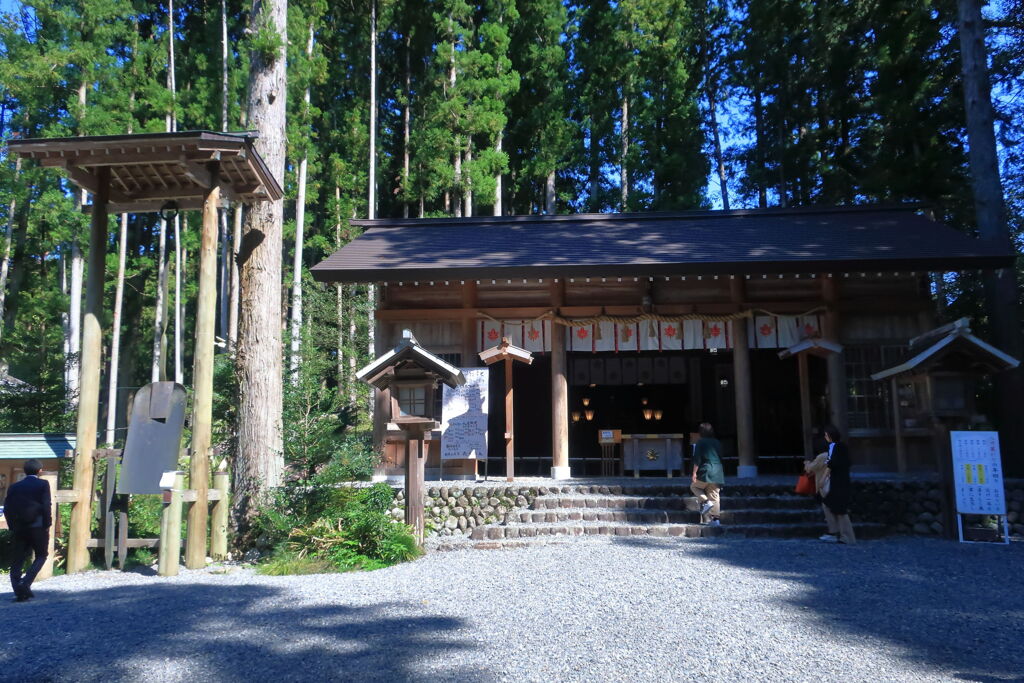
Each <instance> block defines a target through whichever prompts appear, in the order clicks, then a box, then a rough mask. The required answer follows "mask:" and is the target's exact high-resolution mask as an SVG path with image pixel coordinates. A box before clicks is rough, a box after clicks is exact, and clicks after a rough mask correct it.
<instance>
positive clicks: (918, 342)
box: [871, 318, 1020, 472]
mask: <svg viewBox="0 0 1024 683" xmlns="http://www.w3.org/2000/svg"><path fill="white" fill-rule="evenodd" d="M1018 365H1020V361H1019V360H1018V359H1016V358H1013V357H1012V356H1010V355H1008V354H1006V353H1004V352H1002V351H1000V350H999V349H997V348H995V347H994V346H992V345H991V344H988V343H986V342H984V341H982V340H981V339H979V338H978V337H976V336H974V334H973V333H972V331H971V327H970V320H969V319H968V318H960V319H959V320H956V321H954V322H952V323H949V324H947V325H943V326H942V327H939V328H936V329H934V330H931V331H930V332H926V333H924V334H922V335H919V336H917V337H915V338H913V339H911V340H910V342H909V344H908V353H907V355H906V357H905V358H904V359H903V360H902V361H901V362H899V363H897V364H895V365H893V366H891V367H889V368H886V369H884V370H881V371H879V372H876V373H873V374H872V375H871V379H873V380H875V381H882V380H889V382H890V391H891V394H892V396H893V401H892V409H893V425H894V427H895V432H896V459H897V466H898V468H899V470H900V471H901V472H902V471H905V470H906V456H905V447H904V445H903V430H905V429H914V428H918V427H924V426H927V425H929V424H944V425H945V426H946V427H947V428H950V429H958V428H967V427H968V426H970V425H971V424H972V423H973V422H976V421H978V419H979V418H978V416H976V415H975V403H974V394H975V384H976V382H977V380H978V378H979V377H981V376H984V375H991V374H995V373H997V372H1002V371H1004V370H1012V369H1014V368H1016V367H1017V366H1018ZM941 434H942V430H940V436H941ZM940 446H944V444H940ZM940 450H941V449H940ZM943 465H944V463H940V468H939V469H940V471H941V470H942V466H943Z"/></svg>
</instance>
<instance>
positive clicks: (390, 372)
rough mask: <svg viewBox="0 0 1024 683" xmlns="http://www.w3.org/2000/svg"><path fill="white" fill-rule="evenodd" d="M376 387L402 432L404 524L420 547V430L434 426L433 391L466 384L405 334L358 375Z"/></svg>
mask: <svg viewBox="0 0 1024 683" xmlns="http://www.w3.org/2000/svg"><path fill="white" fill-rule="evenodd" d="M356 379H359V380H362V381H363V382H366V383H367V384H369V385H371V386H372V387H374V388H375V389H380V390H383V389H390V391H391V416H392V422H394V423H395V424H396V425H397V426H398V428H399V429H401V430H402V431H403V432H404V433H405V523H406V524H408V525H409V526H411V527H412V529H413V533H414V535H415V536H416V540H417V541H418V542H419V543H421V544H422V543H423V533H424V524H423V479H424V471H425V465H426V453H425V452H424V450H423V434H424V432H426V431H428V430H430V429H434V428H435V427H437V425H438V423H437V420H436V419H435V416H434V414H433V413H434V392H435V391H436V389H437V385H438V383H439V382H441V383H444V384H447V385H448V386H450V387H452V388H453V389H454V388H455V387H458V386H462V385H463V384H465V383H466V377H465V375H463V374H462V371H461V370H459V369H458V368H457V367H455V366H453V365H451V364H449V363H447V362H446V361H445V360H444V359H442V358H440V357H438V356H436V355H434V354H433V353H431V352H430V351H428V350H427V349H425V348H423V347H422V346H420V344H419V342H417V341H416V337H414V336H413V334H412V332H410V331H409V330H403V332H402V340H401V341H400V342H399V343H398V344H397V345H396V346H395V347H394V348H393V349H391V350H390V351H388V352H387V353H385V354H384V355H382V356H381V357H379V358H377V360H375V361H373V362H372V363H370V364H369V365H367V366H366V367H364V368H363V369H362V370H360V371H359V372H357V373H356Z"/></svg>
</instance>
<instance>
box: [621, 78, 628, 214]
mask: <svg viewBox="0 0 1024 683" xmlns="http://www.w3.org/2000/svg"><path fill="white" fill-rule="evenodd" d="M620 143H621V148H620V156H619V192H620V202H621V206H620V208H619V211H622V212H626V211H629V167H628V166H627V163H626V155H627V154H629V98H628V97H626V95H625V94H623V96H622V137H621V141H620Z"/></svg>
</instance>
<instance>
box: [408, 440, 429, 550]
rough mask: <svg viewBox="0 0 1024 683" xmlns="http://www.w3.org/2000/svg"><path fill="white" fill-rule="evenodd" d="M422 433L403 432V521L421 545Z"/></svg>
mask: <svg viewBox="0 0 1024 683" xmlns="http://www.w3.org/2000/svg"><path fill="white" fill-rule="evenodd" d="M423 474H424V462H423V433H422V432H417V431H407V432H406V433H405V523H406V524H408V525H409V526H411V527H412V531H413V535H414V536H415V537H416V542H417V543H419V544H420V545H423Z"/></svg>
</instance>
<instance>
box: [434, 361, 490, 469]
mask: <svg viewBox="0 0 1024 683" xmlns="http://www.w3.org/2000/svg"><path fill="white" fill-rule="evenodd" d="M460 369H461V370H462V374H463V375H465V376H466V383H465V384H463V385H462V386H461V387H457V388H455V389H452V388H451V387H449V386H448V385H447V384H446V385H445V386H444V394H443V397H442V405H441V459H442V460H458V459H473V460H486V459H487V376H488V373H489V371H488V369H487V368H460Z"/></svg>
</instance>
